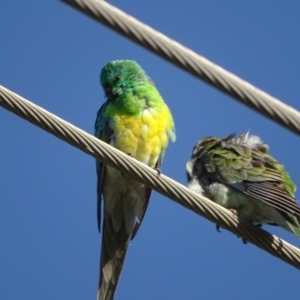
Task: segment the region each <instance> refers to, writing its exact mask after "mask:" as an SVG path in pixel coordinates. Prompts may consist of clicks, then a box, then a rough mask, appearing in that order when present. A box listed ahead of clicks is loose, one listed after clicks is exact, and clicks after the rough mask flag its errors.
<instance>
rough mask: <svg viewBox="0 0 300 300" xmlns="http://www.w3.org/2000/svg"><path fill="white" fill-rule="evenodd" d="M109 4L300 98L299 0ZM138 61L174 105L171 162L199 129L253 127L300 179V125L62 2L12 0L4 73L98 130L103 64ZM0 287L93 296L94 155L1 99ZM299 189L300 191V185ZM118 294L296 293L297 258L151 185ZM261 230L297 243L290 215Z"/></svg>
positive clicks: (273, 89)
mask: <svg viewBox="0 0 300 300" xmlns="http://www.w3.org/2000/svg"><path fill="white" fill-rule="evenodd" d="M110 3H112V4H114V5H116V6H118V7H119V8H121V9H123V10H124V11H125V12H127V13H129V14H131V15H133V16H134V17H136V18H138V19H139V20H141V21H143V22H145V23H147V24H148V25H150V26H152V27H154V28H155V29H157V30H159V31H161V32H163V33H164V34H166V35H168V36H170V37H171V38H173V39H175V40H177V41H178V42H180V43H182V44H184V45H186V46H188V47H190V48H191V49H193V50H194V51H196V52H198V53H199V54H201V55H203V56H205V57H206V58H208V59H210V60H212V61H213V62H215V63H217V64H219V65H221V66H222V67H224V68H226V69H228V70H229V71H231V72H233V73H235V74H236V75H238V76H240V77H242V78H243V79H245V80H247V81H249V82H251V83H253V84H254V85H256V86H258V87H259V88H261V89H263V90H265V91H266V92H268V93H270V94H271V95H274V96H276V97H277V98H279V99H281V100H283V101H284V102H286V103H288V104H289V105H291V106H293V107H295V108H296V109H298V110H300V102H299V98H300V85H299V69H300V60H299V53H300V42H299V41H300V39H299V37H300V19H299V14H300V2H299V1H286V2H284V1H277V0H274V1H272V4H271V2H270V1H260V0H253V1H248V2H245V1H196V0H188V1H184V2H182V1H161V0H153V1H151V2H146V1H138V0H131V1H121V0H115V1H110ZM115 59H134V60H136V61H138V62H139V63H140V64H141V65H142V66H143V68H144V69H145V70H146V71H147V73H148V74H149V76H150V77H151V78H152V79H153V80H154V81H155V83H156V86H157V87H158V89H159V90H160V92H161V94H162V95H163V97H164V99H165V101H166V102H167V104H168V105H169V107H170V108H171V110H172V113H173V116H174V119H175V122H176V131H177V142H176V143H175V144H172V145H171V146H170V147H169V148H168V151H167V154H166V157H165V160H164V164H163V166H162V172H163V173H164V174H166V175H168V176H170V177H172V178H174V179H175V180H177V181H179V182H181V183H183V184H186V178H185V164H186V161H187V160H188V158H189V157H190V155H191V151H192V147H193V145H194V144H195V143H196V142H197V140H198V139H200V138H202V137H205V136H208V135H218V136H226V135H228V134H229V133H232V132H236V133H240V132H243V131H247V130H249V129H251V132H252V133H254V134H257V135H259V136H260V137H261V138H262V139H263V140H264V141H265V142H266V143H268V144H269V145H270V147H271V153H272V154H273V155H274V156H275V157H277V159H278V160H280V161H282V162H283V163H284V164H285V166H286V169H287V170H288V171H289V172H290V174H291V176H292V178H293V179H294V181H295V182H296V183H297V184H298V185H299V184H300V183H299V182H300V169H299V167H298V162H299V146H300V143H299V138H298V137H297V136H296V135H294V134H292V133H290V132H289V131H287V130H285V129H283V128H281V127H280V126H279V125H277V124H275V123H273V122H271V121H269V120H267V119H265V118H264V117H262V116H260V115H259V114H257V113H256V112H254V111H251V110H249V109H248V108H246V107H245V106H242V105H241V104H239V103H238V102H236V101H234V100H232V99H231V98H229V97H228V96H226V95H224V94H222V93H220V92H219V91H217V90H215V89H213V88H211V87H210V86H208V85H206V84H204V83H202V82H201V81H199V80H197V79H196V78H194V77H192V76H191V75H189V74H187V73H185V72H183V71H181V70H179V69H178V68H176V67H175V66H173V65H171V64H170V63H168V62H166V61H164V60H162V59H161V58H159V57H158V56H155V55H154V54H152V53H150V52H148V51H146V50H145V49H143V48H141V47H139V46H137V45H135V44H133V43H132V42H131V41H129V40H127V39H125V38H123V37H121V36H119V35H118V34H116V33H115V32H113V31H111V30H109V29H107V28H105V27H103V26H102V25H100V24H98V23H97V22H95V21H93V20H91V19H89V18H88V17H86V16H85V15H83V14H80V13H79V12H77V11H75V10H73V9H71V8H70V7H68V6H66V5H64V4H62V3H60V2H59V1H37V0H32V1H21V0H19V1H18V0H16V1H4V2H3V3H2V5H1V11H0V69H1V72H0V84H1V85H3V86H5V87H7V88H9V89H11V90H13V91H14V92H16V93H18V94H20V95H22V96H23V97H25V98H27V99H29V100H31V101H33V102H34V103H36V104H38V105H40V106H42V107H44V108H45V109H47V110H49V111H50V112H52V113H54V114H57V115H58V116H59V117H61V118H64V119H65V120H67V121H69V122H71V123H73V124H74V125H76V126H78V127H80V128H82V129H84V130H86V131H87V132H89V133H93V125H94V120H95V116H96V112H97V110H98V108H99V107H100V105H101V104H102V103H103V101H104V96H103V91H102V89H101V86H100V84H99V73H100V69H101V68H102V66H103V65H104V64H105V63H106V62H108V61H110V60H115ZM0 128H1V129H0V133H1V150H0V162H1V175H0V179H1V180H0V240H1V246H0V299H6V300H14V299H19V298H23V299H32V300H34V299H45V300H47V299H49V300H50V299H95V296H96V289H97V282H98V269H99V251H100V242H101V236H100V235H99V233H98V231H97V226H96V172H95V163H94V159H93V158H92V157H90V156H88V155H86V154H84V153H83V152H81V151H79V150H77V149H75V148H73V147H71V146H69V145H68V144H66V143H64V142H62V141H60V140H58V139H57V138H55V137H54V136H51V135H50V134H48V133H46V132H45V131H42V130H41V129H39V128H37V127H35V126H33V125H32V124H30V123H28V122H26V121H24V120H23V119H20V118H19V117H17V116H15V115H13V114H12V113H10V112H8V111H6V110H4V109H2V108H0ZM297 195H298V197H300V194H299V193H298V194H297ZM151 199H152V200H151V202H150V205H149V208H148V212H147V214H146V217H145V219H144V222H143V225H142V226H141V229H140V231H139V233H138V235H137V237H136V238H135V239H134V241H133V242H132V243H131V244H130V246H129V250H128V254H127V258H126V262H125V266H124V269H123V273H122V276H121V280H120V284H119V288H118V291H117V294H116V300H119V299H120V300H121V299H143V300H152V299H175V300H177V299H179V300H180V299H191V300H193V299H200V298H202V299H207V300H209V299H229V298H232V299H241V298H242V299H243V300H250V299H270V298H273V299H283V298H285V299H288V298H289V299H299V288H298V286H299V271H298V270H296V269H295V268H293V267H291V266H289V265H287V264H285V263H284V262H282V261H280V260H279V259H277V258H275V257H272V256H271V255H269V254H268V253H267V252H264V251H262V250H260V249H258V248H256V247H255V246H253V245H251V244H247V245H243V244H242V242H241V240H240V239H238V238H236V236H234V235H233V234H231V233H230V232H227V231H225V230H223V231H222V232H221V233H218V232H217V231H216V230H215V225H214V224H213V223H211V222H209V221H208V220H206V219H204V218H202V217H200V216H198V215H196V214H195V213H193V212H191V211H188V210H186V209H184V208H183V207H181V206H180V205H178V204H176V203H174V202H173V201H170V200H169V199H167V198H165V197H163V196H161V195H159V194H158V193H156V192H154V193H153V195H152V198H151ZM264 228H265V229H267V230H269V231H271V232H272V233H274V234H276V235H278V236H280V237H282V238H283V239H285V240H287V241H288V242H290V243H292V244H294V245H296V246H297V247H299V246H300V241H299V240H298V239H297V238H296V237H295V236H293V235H292V234H291V233H289V232H286V231H284V230H283V229H280V228H274V227H268V226H265V227H264Z"/></svg>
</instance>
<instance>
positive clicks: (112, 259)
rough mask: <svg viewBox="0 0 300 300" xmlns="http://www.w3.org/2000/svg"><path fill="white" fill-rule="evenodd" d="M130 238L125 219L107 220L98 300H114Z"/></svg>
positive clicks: (107, 218) (103, 240)
mask: <svg viewBox="0 0 300 300" xmlns="http://www.w3.org/2000/svg"><path fill="white" fill-rule="evenodd" d="M113 216H114V217H115V218H113ZM118 217H119V219H118ZM120 221H121V222H120ZM130 238H131V235H130V234H128V233H127V230H126V225H125V221H124V218H122V217H121V216H120V215H117V216H116V215H115V214H113V215H112V216H109V217H106V218H105V220H104V225H103V232H102V250H101V262H100V278H99V285H98V293H97V300H113V299H114V294H115V291H116V288H117V285H118V281H119V278H120V274H121V271H122V267H123V263H124V259H125V255H126V251H127V247H128V244H129V241H130Z"/></svg>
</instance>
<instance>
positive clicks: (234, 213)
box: [228, 208, 238, 217]
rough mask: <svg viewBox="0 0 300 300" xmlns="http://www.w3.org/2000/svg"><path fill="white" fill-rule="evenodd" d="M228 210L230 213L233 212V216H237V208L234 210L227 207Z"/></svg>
mask: <svg viewBox="0 0 300 300" xmlns="http://www.w3.org/2000/svg"><path fill="white" fill-rule="evenodd" d="M228 210H229V211H231V212H232V214H233V215H234V216H235V217H237V215H238V212H237V210H236V209H233V208H228Z"/></svg>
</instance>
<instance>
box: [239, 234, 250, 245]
mask: <svg viewBox="0 0 300 300" xmlns="http://www.w3.org/2000/svg"><path fill="white" fill-rule="evenodd" d="M237 238H238V239H240V238H241V237H240V236H238V235H237ZM242 242H243V244H245V245H246V244H248V241H247V240H246V239H245V238H242Z"/></svg>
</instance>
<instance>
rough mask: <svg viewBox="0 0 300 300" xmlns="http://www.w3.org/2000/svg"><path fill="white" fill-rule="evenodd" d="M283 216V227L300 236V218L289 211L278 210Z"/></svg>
mask: <svg viewBox="0 0 300 300" xmlns="http://www.w3.org/2000/svg"><path fill="white" fill-rule="evenodd" d="M280 213H281V215H282V216H284V218H285V222H286V226H285V228H286V229H287V230H289V231H291V232H293V233H294V234H295V235H296V236H297V237H298V238H300V218H299V217H296V216H293V215H291V214H289V213H283V212H280Z"/></svg>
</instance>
